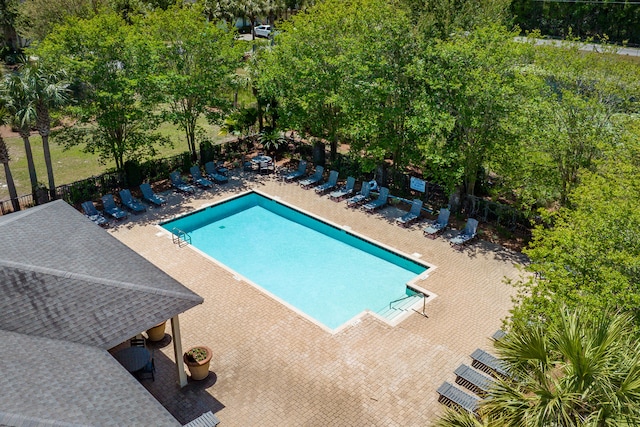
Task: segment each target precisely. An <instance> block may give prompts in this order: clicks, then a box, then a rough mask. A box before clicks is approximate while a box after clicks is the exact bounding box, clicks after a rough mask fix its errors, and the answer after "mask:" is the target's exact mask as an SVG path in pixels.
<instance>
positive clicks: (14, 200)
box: [2, 162, 20, 212]
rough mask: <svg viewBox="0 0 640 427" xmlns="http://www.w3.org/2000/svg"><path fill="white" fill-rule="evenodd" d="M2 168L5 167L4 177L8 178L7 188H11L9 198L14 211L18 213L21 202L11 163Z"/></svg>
mask: <svg viewBox="0 0 640 427" xmlns="http://www.w3.org/2000/svg"><path fill="white" fill-rule="evenodd" d="M2 166H4V175H5V176H6V178H7V187H9V197H10V198H11V205H12V206H13V211H14V212H17V211H19V210H20V202H19V201H18V192H17V191H16V184H15V182H13V176H12V175H11V169H10V168H9V162H7V163H3V164H2Z"/></svg>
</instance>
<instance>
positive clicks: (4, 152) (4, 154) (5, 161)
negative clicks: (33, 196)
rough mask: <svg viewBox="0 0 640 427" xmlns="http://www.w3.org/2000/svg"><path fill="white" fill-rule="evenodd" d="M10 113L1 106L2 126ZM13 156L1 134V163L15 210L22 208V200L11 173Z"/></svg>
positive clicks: (0, 119) (0, 118)
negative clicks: (19, 198)
mask: <svg viewBox="0 0 640 427" xmlns="http://www.w3.org/2000/svg"><path fill="white" fill-rule="evenodd" d="M7 117H8V113H7V110H6V109H5V108H4V107H3V108H0V126H1V125H5V124H7ZM10 160H11V157H9V150H8V148H7V144H6V143H5V141H4V138H3V137H2V135H0V163H2V166H3V167H4V175H5V177H6V179H7V187H9V197H10V198H11V204H12V206H13V211H14V212H16V211H19V210H20V202H19V201H18V192H17V191H16V184H15V183H14V182H13V175H11V168H9V161H10Z"/></svg>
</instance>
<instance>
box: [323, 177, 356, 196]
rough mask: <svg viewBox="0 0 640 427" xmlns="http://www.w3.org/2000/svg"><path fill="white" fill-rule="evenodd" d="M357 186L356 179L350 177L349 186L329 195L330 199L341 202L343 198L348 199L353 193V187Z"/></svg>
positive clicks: (348, 179)
mask: <svg viewBox="0 0 640 427" xmlns="http://www.w3.org/2000/svg"><path fill="white" fill-rule="evenodd" d="M355 185H356V179H355V178H354V177H352V176H350V177H348V178H347V184H346V185H345V186H344V187H342V188H340V189H338V190H336V191H332V192H331V193H329V198H330V199H333V200H340V199H342V198H343V197H346V196H348V195H350V194H351V193H353V187H355Z"/></svg>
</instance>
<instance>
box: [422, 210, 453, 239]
mask: <svg viewBox="0 0 640 427" xmlns="http://www.w3.org/2000/svg"><path fill="white" fill-rule="evenodd" d="M450 214H451V212H449V209H446V208H442V209H440V213H438V219H437V220H435V221H434V222H432V223H431V224H429V225H428V226H426V227H425V228H424V229H423V230H422V231H423V233H424V235H425V236H427V237H435V236H436V235H437V234H438V233H441V232H442V231H444V230H445V229H446V228H447V225H449V215H450Z"/></svg>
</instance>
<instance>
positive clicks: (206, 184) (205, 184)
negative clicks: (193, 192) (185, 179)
mask: <svg viewBox="0 0 640 427" xmlns="http://www.w3.org/2000/svg"><path fill="white" fill-rule="evenodd" d="M189 172H191V178H192V179H193V182H195V183H196V184H198V185H199V186H200V187H202V188H211V187H213V182H211V181H209V180H208V179H207V178H205V177H203V176H202V172H200V168H199V167H198V166H191V169H189Z"/></svg>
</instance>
